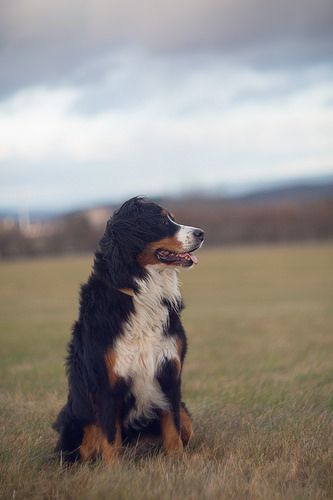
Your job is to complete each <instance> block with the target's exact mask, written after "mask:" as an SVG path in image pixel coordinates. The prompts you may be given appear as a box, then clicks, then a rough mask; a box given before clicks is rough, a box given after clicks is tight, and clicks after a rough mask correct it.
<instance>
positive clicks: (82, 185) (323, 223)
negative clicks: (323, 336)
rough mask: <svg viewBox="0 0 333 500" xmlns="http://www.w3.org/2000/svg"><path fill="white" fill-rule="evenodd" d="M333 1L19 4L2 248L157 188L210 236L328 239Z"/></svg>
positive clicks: (1, 207) (71, 244)
mask: <svg viewBox="0 0 333 500" xmlns="http://www.w3.org/2000/svg"><path fill="white" fill-rule="evenodd" d="M332 26H333V4H332V2H331V1H330V0H317V1H316V2H313V1H309V0H294V1H293V2H289V1H286V0H282V1H280V2H272V1H267V0H252V1H245V0H233V1H229V0H227V1H217V0H206V1H205V2H203V1H197V0H182V1H181V2H179V1H177V2H176V1H174V0H169V1H168V2H152V1H148V0H143V1H141V2H130V1H128V0H123V1H122V2H115V1H113V0H108V1H105V0H96V1H94V2H83V1H79V0H66V1H65V0H58V1H57V2H50V1H45V0H43V1H42V0H21V1H20V2H5V3H2V5H1V16H0V47H1V48H0V64H1V68H2V71H1V79H0V257H1V258H10V257H19V256H26V255H42V254H57V253H59V254H64V253H69V252H71V253H72V252H83V251H91V250H93V249H94V248H95V246H96V242H97V240H98V238H99V237H100V235H101V233H102V231H103V227H104V225H105V220H106V219H107V218H108V217H109V215H110V213H112V210H113V209H114V208H115V207H116V206H118V205H119V204H120V203H121V202H122V201H124V200H126V199H127V198H129V197H130V196H133V195H137V194H142V195H147V196H150V197H152V198H154V199H156V200H157V201H159V202H161V203H163V204H164V205H166V206H167V207H168V208H170V209H171V210H172V211H173V212H174V213H175V215H176V217H177V218H178V219H179V220H180V221H182V222H184V223H190V224H193V225H197V226H201V227H203V228H205V230H206V232H207V240H206V241H207V245H220V244H235V243H237V244H239V243H248V242H285V241H313V240H328V239H331V238H332V237H333V65H332V52H333V50H332V49H333V30H332Z"/></svg>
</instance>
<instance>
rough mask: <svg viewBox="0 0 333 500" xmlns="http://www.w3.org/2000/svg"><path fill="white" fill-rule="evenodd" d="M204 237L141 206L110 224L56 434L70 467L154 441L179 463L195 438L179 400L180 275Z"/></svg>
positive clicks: (86, 300)
mask: <svg viewBox="0 0 333 500" xmlns="http://www.w3.org/2000/svg"><path fill="white" fill-rule="evenodd" d="M203 239H204V233H203V231H202V230H201V229H198V228H195V227H189V226H183V225H180V224H178V223H177V222H175V220H174V218H173V216H172V215H171V213H170V212H168V211H167V210H166V209H164V208H162V207H160V206H159V205H157V204H156V203H154V202H151V201H149V200H147V199H145V198H143V197H135V198H132V199H130V200H128V201H126V202H125V203H124V204H123V205H122V206H121V208H120V209H119V210H117V211H116V212H114V214H113V215H112V217H111V218H110V219H109V220H108V222H107V225H106V229H105V233H104V235H103V237H102V239H101V241H100V243H99V246H98V249H97V251H96V253H95V259H94V264H93V269H92V272H91V275H90V277H89V279H88V281H87V283H85V284H84V285H83V286H82V287H81V294H80V310H79V318H78V320H77V321H76V322H75V323H74V326H73V329H72V336H71V340H70V342H69V346H68V357H67V376H68V386H69V393H68V399H67V403H66V404H65V406H64V407H63V409H62V410H61V411H60V413H59V415H58V418H57V420H56V422H55V423H54V424H53V427H54V429H56V430H57V431H58V433H59V440H58V444H57V447H56V450H57V452H58V453H61V454H62V457H63V458H64V459H66V460H68V461H75V460H79V459H81V460H89V459H93V458H96V457H98V456H102V458H103V460H104V461H105V462H106V463H110V462H112V461H113V460H114V458H115V457H116V456H117V455H118V453H119V450H120V448H121V446H122V444H123V443H130V442H133V440H134V441H135V442H136V441H137V440H138V439H139V438H140V437H144V436H155V437H156V436H158V437H159V438H161V442H162V443H163V446H164V449H165V450H166V452H167V453H174V452H176V453H180V452H181V451H182V450H183V446H184V445H186V444H187V443H188V441H189V440H190V438H191V436H192V422H191V417H190V414H189V412H188V410H187V408H186V406H185V404H184V403H183V402H182V400H181V373H182V367H183V362H184V357H185V354H186V349H187V341H186V335H185V331H184V328H183V326H182V323H181V320H180V312H181V310H182V308H183V303H182V298H181V294H180V290H179V286H178V270H179V269H180V268H181V267H186V268H189V267H191V266H192V265H193V264H194V263H196V262H197V258H196V257H195V256H194V255H192V252H193V251H194V250H197V249H198V248H199V247H200V246H201V245H202V243H203Z"/></svg>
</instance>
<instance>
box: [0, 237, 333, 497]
mask: <svg viewBox="0 0 333 500" xmlns="http://www.w3.org/2000/svg"><path fill="white" fill-rule="evenodd" d="M200 257H201V258H200V265H199V266H198V267H197V268H196V269H195V270H193V271H190V272H188V273H187V272H184V273H183V274H182V280H183V289H184V295H185V299H186V303H187V304H188V308H187V309H186V311H185V314H184V323H185V325H186V328H187V331H188V334H189V341H190V350H189V354H188V358H187V362H186V365H185V373H184V390H183V392H184V399H185V400H186V401H187V402H188V405H189V407H190V409H191V411H192V413H193V415H194V421H195V432H196V435H195V438H194V440H193V441H192V443H191V445H190V447H189V449H188V451H187V452H186V454H185V455H184V457H183V458H181V459H171V458H168V457H165V456H164V455H163V453H161V452H160V451H158V450H155V449H149V448H143V447H140V446H139V447H137V448H136V449H128V450H124V455H123V457H122V459H121V460H120V461H119V463H118V464H116V465H115V466H114V467H113V468H112V469H107V468H105V467H104V466H103V464H101V463H96V464H89V465H75V466H73V467H70V468H66V467H65V466H62V465H61V464H60V463H59V462H58V461H56V460H55V458H54V456H53V455H52V448H53V446H54V443H55V438H56V436H55V434H54V433H53V431H52V430H51V428H50V423H51V421H52V420H53V418H54V417H55V415H56V413H57V411H58V410H59V407H60V406H61V404H62V403H63V401H64V399H65V395H66V381H65V376H64V368H63V358H64V353H65V344H66V341H67V339H68V335H69V328H70V325H71V323H72V321H73V320H74V319H75V316H76V310H77V290H78V283H79V282H80V281H84V280H85V278H86V276H87V275H88V273H89V267H90V259H87V258H82V257H80V258H66V259H47V260H39V261H26V262H17V263H3V264H1V265H0V303H1V306H0V308H1V310H0V318H1V319H0V321H1V354H2V355H1V366H0V380H1V401H0V408H1V427H0V452H1V471H0V481H1V484H0V492H1V493H0V494H1V495H2V497H3V498H6V499H9V498H16V499H19V498H22V499H23V498H24V499H26V498H50V499H54V498H61V499H62V498H68V499H72V498H80V499H81V498H82V499H91V498H98V499H106V498H107V499H113V498H117V499H132V498H135V499H157V498H158V499H160V498H161V499H170V498H174V499H180V498H181V499H199V498H200V499H201V498H202V499H206V498H207V499H208V498H211V499H215V498H237V499H239V498H258V499H265V500H267V499H289V498H290V499H298V498H299V499H304V498H309V499H310V498H311V499H322V498H333V465H332V464H333V364H332V359H333V307H332V302H333V300H332V299H333V279H332V263H333V247H332V246H331V245H323V246H315V245H313V246H307V247H303V248H302V247H297V246H285V247H275V248H274V247H256V248H243V249H229V250H223V251H221V250H214V251H213V250H211V251H203V252H201V256H200Z"/></svg>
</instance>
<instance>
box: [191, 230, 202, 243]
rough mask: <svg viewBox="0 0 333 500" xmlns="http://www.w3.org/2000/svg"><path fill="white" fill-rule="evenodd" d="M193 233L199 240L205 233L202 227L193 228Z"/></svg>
mask: <svg viewBox="0 0 333 500" xmlns="http://www.w3.org/2000/svg"><path fill="white" fill-rule="evenodd" d="M193 235H194V236H195V237H196V238H198V239H199V240H201V241H203V239H204V235H205V233H204V232H203V230H202V229H195V230H194V231H193Z"/></svg>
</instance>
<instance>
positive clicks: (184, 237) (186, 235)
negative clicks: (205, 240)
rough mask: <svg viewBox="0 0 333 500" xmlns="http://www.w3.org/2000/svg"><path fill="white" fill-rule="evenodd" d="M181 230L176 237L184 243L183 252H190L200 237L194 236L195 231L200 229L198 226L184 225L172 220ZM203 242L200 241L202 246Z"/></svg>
mask: <svg viewBox="0 0 333 500" xmlns="http://www.w3.org/2000/svg"><path fill="white" fill-rule="evenodd" d="M172 223H173V224H175V225H176V226H177V227H178V228H179V230H178V231H177V233H176V234H175V237H176V238H177V240H178V241H179V243H181V245H182V251H183V252H189V251H190V250H192V248H193V247H196V246H197V245H198V239H197V238H196V237H195V236H194V231H198V228H196V227H192V226H183V225H181V224H177V223H176V222H175V221H172ZM201 245H202V242H201V243H200V247H201Z"/></svg>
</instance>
